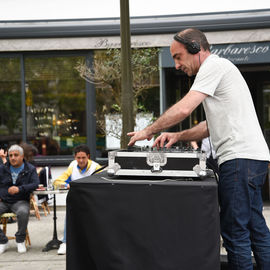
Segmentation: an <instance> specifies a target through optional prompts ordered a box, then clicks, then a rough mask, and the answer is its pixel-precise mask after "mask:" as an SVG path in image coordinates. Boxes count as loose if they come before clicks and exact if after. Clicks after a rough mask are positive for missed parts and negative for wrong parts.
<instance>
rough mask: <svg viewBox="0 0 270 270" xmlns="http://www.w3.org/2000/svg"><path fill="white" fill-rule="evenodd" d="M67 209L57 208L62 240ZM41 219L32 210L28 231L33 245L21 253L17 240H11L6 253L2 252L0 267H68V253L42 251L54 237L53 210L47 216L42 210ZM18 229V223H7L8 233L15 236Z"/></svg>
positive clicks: (51, 269)
mask: <svg viewBox="0 0 270 270" xmlns="http://www.w3.org/2000/svg"><path fill="white" fill-rule="evenodd" d="M50 208H51V210H52V207H50ZM65 214H66V209H65V207H58V208H57V233H58V239H59V240H61V239H62V237H63V231H64V220H65ZM40 216H41V219H40V220H38V219H37V218H36V216H35V215H34V213H33V212H32V211H31V215H30V219H29V224H28V231H29V236H30V240H31V246H29V247H28V248H27V252H26V253H23V254H19V253H18V252H17V246H16V242H15V240H9V248H8V250H7V251H5V253H3V254H0V269H3V270H34V269H35V270H37V269H38V270H64V269H66V255H58V254H57V250H56V249H53V250H50V251H48V252H42V249H43V248H44V247H45V246H46V244H47V243H48V242H49V241H50V240H52V238H53V211H51V214H50V215H47V217H46V216H45V215H44V213H43V210H40ZM16 230H17V223H11V224H10V223H9V224H8V225H7V235H9V236H14V234H15V232H16Z"/></svg>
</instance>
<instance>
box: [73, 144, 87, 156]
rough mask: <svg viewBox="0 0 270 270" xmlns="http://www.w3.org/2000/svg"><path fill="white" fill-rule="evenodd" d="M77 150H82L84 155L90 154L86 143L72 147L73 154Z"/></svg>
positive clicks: (77, 151)
mask: <svg viewBox="0 0 270 270" xmlns="http://www.w3.org/2000/svg"><path fill="white" fill-rule="evenodd" d="M79 152H84V153H85V154H86V155H89V156H90V149H89V147H88V146H87V145H86V144H81V145H78V146H76V147H75V148H74V155H76V154H77V153H79Z"/></svg>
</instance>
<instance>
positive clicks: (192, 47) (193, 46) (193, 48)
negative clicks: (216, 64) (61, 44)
mask: <svg viewBox="0 0 270 270" xmlns="http://www.w3.org/2000/svg"><path fill="white" fill-rule="evenodd" d="M173 38H174V40H176V41H177V42H180V43H182V44H184V45H185V47H186V49H187V51H188V52H189V53H190V54H196V53H198V52H199V51H200V50H201V46H200V44H199V43H198V42H196V41H192V42H190V41H187V40H185V39H184V38H182V37H179V36H178V35H177V34H176V35H175V36H174V37H173Z"/></svg>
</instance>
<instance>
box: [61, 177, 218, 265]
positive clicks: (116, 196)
mask: <svg viewBox="0 0 270 270" xmlns="http://www.w3.org/2000/svg"><path fill="white" fill-rule="evenodd" d="M66 258H67V270H73V269H78V270H84V269H85V270H88V269H91V270H97V269H98V270H107V269H110V270H126V269H128V270H145V269H147V270H168V269H170V270H179V269H181V270H190V269H200V270H209V269H220V234H219V207H218V196H217V183H216V182H215V180H214V179H206V180H204V181H183V180H182V181H174V180H163V181H155V180H151V181H148V180H146V179H137V178H129V179H128V178H122V179H121V180H111V179H109V178H108V177H107V174H106V172H103V173H100V174H97V175H92V176H89V177H86V178H83V179H78V180H75V181H72V182H71V184H70V191H69V193H68V195H67V256H66Z"/></svg>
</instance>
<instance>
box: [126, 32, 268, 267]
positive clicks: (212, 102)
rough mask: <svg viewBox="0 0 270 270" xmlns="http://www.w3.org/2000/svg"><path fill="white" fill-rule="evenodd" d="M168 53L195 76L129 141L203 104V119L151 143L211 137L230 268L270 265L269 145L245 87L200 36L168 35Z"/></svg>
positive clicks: (150, 134)
mask: <svg viewBox="0 0 270 270" xmlns="http://www.w3.org/2000/svg"><path fill="white" fill-rule="evenodd" d="M170 51H171V55H172V57H173V59H174V61H175V67H176V69H180V70H182V71H183V72H185V73H186V74H187V75H188V76H192V75H196V77H195V80H194V83H193V85H192V86H191V89H190V91H189V92H188V93H187V95H186V96H185V97H183V98H182V99H181V100H180V101H178V102H177V103H176V104H175V105H173V106H172V107H171V108H169V109H168V110H167V111H166V112H165V113H164V114H163V115H161V116H160V117H159V118H158V119H157V120H156V121H155V122H154V123H153V124H152V125H150V126H148V127H146V128H145V129H143V130H141V131H137V132H130V133H128V135H129V136H131V139H130V142H129V145H130V146H131V145H134V143H135V142H136V141H138V140H144V139H149V140H150V139H151V138H152V137H153V135H154V134H156V133H158V132H160V131H162V130H164V129H166V128H168V127H171V126H173V125H175V124H178V123H179V122H181V121H183V120H184V119H185V118H186V117H188V116H189V115H190V114H191V113H192V111H193V110H194V109H195V108H196V107H197V106H198V105H199V104H201V103H202V104H203V107H204V110H205V115H206V120H207V122H206V121H203V122H201V123H199V124H198V125H197V126H195V127H193V128H191V129H188V130H184V131H181V132H177V133H168V132H167V133H162V134H161V135H160V136H159V137H158V138H157V139H156V140H155V142H154V144H153V146H157V147H163V146H164V145H165V143H166V147H170V146H171V145H172V144H174V143H175V142H177V141H179V140H180V141H200V140H202V139H203V138H206V137H208V136H209V135H210V136H211V140H212V143H213V146H214V149H215V151H216V155H217V158H218V164H219V172H220V178H219V185H218V189H219V201H220V210H221V211H220V224H221V234H222V237H223V240H224V245H225V248H226V250H227V253H228V262H229V265H230V267H231V269H238V270H251V269H253V265H252V259H251V251H253V254H254V257H255V260H256V263H257V267H258V269H270V232H269V229H268V227H267V225H266V222H265V219H264V217H263V214H262V208H263V203H262V197H261V188H262V186H263V183H264V181H265V179H266V174H267V170H268V163H269V160H270V156H269V149H268V147H267V144H266V142H265V139H264V136H263V134H262V131H261V128H260V125H259V122H258V119H257V115H256V112H255V108H254V105H253V101H252V98H251V95H250V91H249V89H248V86H247V84H246V82H245V80H244V78H243V77H242V75H241V73H240V71H239V70H238V69H237V67H236V66H234V65H233V64H232V63H231V62H230V61H229V60H227V59H223V58H220V57H219V56H217V55H212V54H211V53H210V48H209V43H208V41H207V39H206V36H205V35H204V34H203V33H202V32H201V31H199V30H197V29H186V30H184V31H182V32H179V33H177V34H176V35H175V36H174V41H173V42H172V44H171V48H170Z"/></svg>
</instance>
